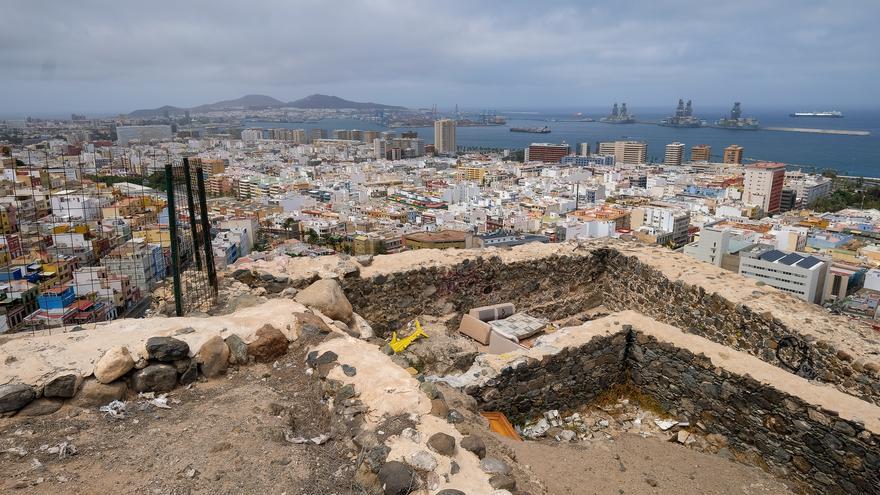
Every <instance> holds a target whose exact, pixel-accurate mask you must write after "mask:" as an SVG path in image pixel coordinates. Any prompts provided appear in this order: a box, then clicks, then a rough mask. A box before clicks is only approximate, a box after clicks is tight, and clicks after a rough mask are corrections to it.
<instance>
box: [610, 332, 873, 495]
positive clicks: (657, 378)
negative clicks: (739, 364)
mask: <svg viewBox="0 0 880 495" xmlns="http://www.w3.org/2000/svg"><path fill="white" fill-rule="evenodd" d="M628 355H629V359H628V367H629V369H630V370H631V376H632V380H633V382H634V383H635V384H636V385H637V386H638V387H639V388H640V389H641V390H642V391H643V392H645V393H647V394H649V395H651V396H653V397H654V398H656V399H657V400H658V401H660V403H661V404H662V405H663V407H664V408H665V409H667V410H669V411H670V412H672V413H674V414H678V415H680V416H683V417H686V418H688V419H689V420H690V421H691V424H695V425H698V426H697V427H698V428H699V427H702V433H704V434H720V435H724V436H725V437H726V438H727V440H728V442H729V445H730V446H731V447H733V448H734V449H736V450H739V451H752V452H755V453H757V454H759V455H760V456H761V458H762V459H763V460H764V462H766V463H767V464H768V465H769V466H771V467H772V468H774V469H773V470H774V471H776V472H778V473H779V474H781V475H783V476H786V477H789V478H793V479H796V480H798V481H800V482H802V483H804V484H807V485H810V486H812V488H813V489H814V490H816V491H817V492H819V493H880V436H878V435H877V434H873V433H871V432H869V431H867V430H865V429H864V426H863V425H861V424H860V423H857V422H854V421H850V420H846V419H843V418H840V417H838V416H837V413H835V412H833V411H828V410H824V409H822V410H820V409H817V408H816V407H815V406H812V405H810V404H807V403H805V402H804V401H803V400H801V399H800V398H798V397H795V396H791V395H788V394H785V393H782V392H780V391H778V390H776V389H774V388H772V387H771V386H769V385H764V384H761V383H759V382H758V381H756V380H754V379H752V378H751V377H748V376H745V377H744V376H739V375H735V374H733V373H730V372H728V371H727V370H724V369H720V368H717V367H715V366H713V365H712V363H711V361H710V360H709V359H708V358H706V357H705V356H696V355H694V354H692V353H690V352H689V351H687V350H685V349H678V348H676V347H674V346H672V345H670V344H668V343H664V342H658V341H657V340H656V339H654V338H653V337H651V336H647V335H644V334H642V333H639V332H636V333H635V343H634V344H633V346H632V348H631V350H630V352H629V353H628Z"/></svg>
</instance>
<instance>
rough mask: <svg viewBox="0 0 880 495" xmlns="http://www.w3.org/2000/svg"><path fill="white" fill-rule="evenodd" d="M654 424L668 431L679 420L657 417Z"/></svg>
mask: <svg viewBox="0 0 880 495" xmlns="http://www.w3.org/2000/svg"><path fill="white" fill-rule="evenodd" d="M654 424H655V425H657V428H660V430H662V431H666V430H668V429H670V428H672V427H673V426H675V425H677V424H678V421H675V420H672V419H655V420H654Z"/></svg>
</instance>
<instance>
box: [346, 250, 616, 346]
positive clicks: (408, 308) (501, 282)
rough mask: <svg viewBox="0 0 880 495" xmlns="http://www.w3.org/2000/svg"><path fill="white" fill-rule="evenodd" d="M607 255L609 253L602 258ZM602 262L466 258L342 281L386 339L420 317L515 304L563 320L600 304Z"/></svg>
mask: <svg viewBox="0 0 880 495" xmlns="http://www.w3.org/2000/svg"><path fill="white" fill-rule="evenodd" d="M600 254H601V255H605V254H607V253H604V252H603V253H600ZM603 267H604V262H603V260H602V259H599V258H597V257H596V256H593V255H586V256H551V257H547V258H543V259H538V260H527V261H519V262H512V263H504V262H503V261H502V260H501V259H500V258H499V257H497V256H493V257H490V258H482V257H476V258H475V259H465V260H464V261H463V262H461V263H458V264H456V265H452V266H439V267H427V268H426V267H422V268H419V269H414V270H408V271H400V272H395V273H391V274H388V275H385V274H381V275H376V276H373V277H367V278H361V277H350V278H345V279H343V280H342V281H341V283H342V287H343V289H344V290H345V294H346V296H347V297H348V299H349V301H351V304H352V306H353V307H354V310H355V311H356V312H357V313H358V314H360V315H362V316H363V317H364V318H365V319H366V320H367V321H369V322H370V325H372V327H373V329H374V330H375V331H376V334H377V335H379V336H387V335H389V334H390V333H391V332H392V331H394V330H398V329H400V328H401V327H402V326H403V325H404V324H406V323H407V322H408V321H410V320H412V319H413V318H415V317H416V316H419V315H422V314H430V315H435V316H442V315H446V314H449V313H458V315H457V317H456V318H454V319H452V320H450V321H449V322H448V325H449V326H450V328H458V323H459V321H460V318H461V317H460V315H461V314H462V313H466V312H467V311H469V310H470V309H471V308H475V307H478V306H485V305H489V304H496V303H501V302H512V303H513V304H514V305H516V309H517V311H526V312H528V313H529V314H531V315H533V316H539V317H544V318H548V319H551V320H555V319H560V318H565V317H567V316H570V315H574V314H577V313H579V312H582V311H585V310H587V309H589V308H592V307H595V306H598V305H599V304H600V303H601V301H602V289H603V288H602V287H600V286H599V285H598V284H597V283H596V281H597V280H598V279H599V278H600V276H601V274H602V270H603Z"/></svg>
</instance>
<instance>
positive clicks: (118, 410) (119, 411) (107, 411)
mask: <svg viewBox="0 0 880 495" xmlns="http://www.w3.org/2000/svg"><path fill="white" fill-rule="evenodd" d="M98 410H99V411H101V412H102V413H104V416H105V417H108V416H109V417H110V418H113V419H123V418H125V402H122V401H121V400H114V401H113V402H111V403H109V404H107V405H106V406H101V407H100V408H99V409H98Z"/></svg>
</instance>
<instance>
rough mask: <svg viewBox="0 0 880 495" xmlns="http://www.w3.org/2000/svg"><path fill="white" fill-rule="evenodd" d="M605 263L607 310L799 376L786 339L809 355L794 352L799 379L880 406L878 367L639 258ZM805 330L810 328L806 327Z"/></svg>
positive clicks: (609, 256) (609, 258)
mask: <svg viewBox="0 0 880 495" xmlns="http://www.w3.org/2000/svg"><path fill="white" fill-rule="evenodd" d="M601 258H602V259H604V260H606V263H605V266H604V269H605V270H604V276H603V280H602V282H601V283H602V284H603V285H604V286H605V291H604V298H603V304H604V305H605V307H607V308H608V309H610V310H612V311H620V310H626V309H629V310H634V311H638V312H640V313H643V314H645V315H647V316H650V317H652V318H654V319H656V320H658V321H662V322H664V323H668V324H670V325H672V326H675V327H678V328H681V329H682V330H684V331H687V332H689V333H693V334H696V335H699V336H701V337H705V338H707V339H709V340H712V341H714V342H718V343H720V344H724V345H727V346H730V347H732V348H734V349H737V350H740V351H744V352H747V353H749V354H752V355H754V356H756V357H758V358H760V359H761V360H763V361H765V362H767V363H770V364H772V365H774V366H777V367H781V368H783V369H786V370H787V371H795V370H793V369H791V368H787V367H786V366H785V365H784V364H783V363H781V362H780V360H779V359H778V358H777V355H776V349H777V347H778V345H779V343H780V341H782V340H783V339H784V338H786V337H790V336H791V337H794V338H795V339H797V342H800V343H803V344H804V348H805V350H806V354H805V355H803V356H801V354H802V352H801V351H794V352H793V354H794V356H793V357H794V359H793V361H796V362H799V361H800V360H801V358H802V357H805V358H807V360H806V363H807V366H806V367H805V368H804V369H802V370H800V373H798V374H800V375H801V376H804V377H805V378H810V379H817V380H820V381H823V382H827V383H833V384H836V385H837V386H838V387H839V388H841V389H842V390H844V391H846V392H848V393H851V394H853V395H856V396H859V397H861V398H863V399H865V400H868V401H870V402H873V403H875V404H880V380H878V377H877V373H878V370H876V369H874V366H875V364H874V363H870V364H869V365H867V366H865V365H862V364H861V363H853V362H852V359H853V358H852V357H851V356H850V355H849V354H848V353H847V352H845V351H842V350H838V349H835V348H834V347H833V346H832V345H830V344H829V343H827V342H824V341H817V340H815V339H812V338H811V337H810V336H804V335H803V334H802V333H801V332H800V331H799V329H796V328H790V327H788V326H786V325H785V324H783V323H782V322H781V321H780V320H779V319H778V318H774V317H773V315H772V314H770V313H767V312H765V313H760V314H759V313H756V312H754V311H752V310H751V309H749V308H748V307H747V306H745V305H742V304H733V303H731V302H730V301H728V300H726V299H724V298H723V297H721V296H719V295H718V294H716V293H707V292H706V291H705V290H704V289H703V288H702V287H698V286H697V287H695V286H689V285H686V284H684V283H682V282H679V281H676V282H672V281H670V280H669V279H668V278H667V277H665V276H664V275H663V274H662V273H661V272H660V271H659V270H657V269H654V268H652V267H651V266H648V265H646V264H644V263H642V262H641V261H639V260H638V259H637V258H636V257H634V256H624V255H620V254H618V253H616V252H613V251H611V252H608V253H606V255H605V256H602V257H601ZM804 325H805V326H807V325H810V322H809V321H804ZM790 364H795V363H790Z"/></svg>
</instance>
